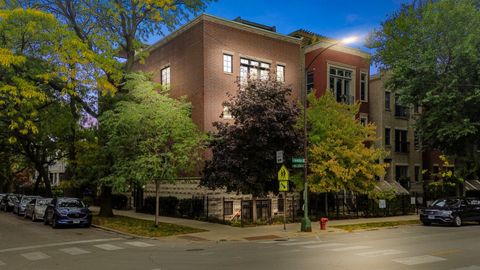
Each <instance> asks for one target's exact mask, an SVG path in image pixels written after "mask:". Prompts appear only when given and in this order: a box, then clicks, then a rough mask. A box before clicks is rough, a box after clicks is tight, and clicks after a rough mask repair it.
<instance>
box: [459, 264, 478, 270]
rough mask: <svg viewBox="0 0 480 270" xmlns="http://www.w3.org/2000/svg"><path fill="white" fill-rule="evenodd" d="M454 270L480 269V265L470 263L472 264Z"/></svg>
mask: <svg viewBox="0 0 480 270" xmlns="http://www.w3.org/2000/svg"><path fill="white" fill-rule="evenodd" d="M452 270H480V266H477V265H470V266H467V267H461V268H455V269H452Z"/></svg>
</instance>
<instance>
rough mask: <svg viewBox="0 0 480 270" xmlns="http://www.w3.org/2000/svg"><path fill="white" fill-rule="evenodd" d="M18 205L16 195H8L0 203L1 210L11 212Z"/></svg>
mask: <svg viewBox="0 0 480 270" xmlns="http://www.w3.org/2000/svg"><path fill="white" fill-rule="evenodd" d="M16 203H18V198H17V196H16V195H15V194H7V195H5V196H4V197H3V198H2V200H1V201H0V210H2V211H5V212H11V211H13V207H14V206H15V204H16Z"/></svg>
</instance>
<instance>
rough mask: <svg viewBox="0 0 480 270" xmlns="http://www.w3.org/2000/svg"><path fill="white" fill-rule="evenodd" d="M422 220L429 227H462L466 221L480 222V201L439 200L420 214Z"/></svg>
mask: <svg viewBox="0 0 480 270" xmlns="http://www.w3.org/2000/svg"><path fill="white" fill-rule="evenodd" d="M420 220H421V221H422V223H423V224H424V225H427V226H428V225H430V224H432V223H441V224H451V225H454V226H457V227H460V226H462V224H463V223H464V222H465V221H477V222H480V199H478V198H445V199H438V200H436V201H434V202H433V203H432V204H431V205H430V206H429V207H428V208H427V209H425V210H423V211H422V212H421V213H420Z"/></svg>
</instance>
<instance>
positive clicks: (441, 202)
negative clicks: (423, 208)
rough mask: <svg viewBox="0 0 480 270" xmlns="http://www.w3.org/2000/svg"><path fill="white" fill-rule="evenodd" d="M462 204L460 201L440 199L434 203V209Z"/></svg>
mask: <svg viewBox="0 0 480 270" xmlns="http://www.w3.org/2000/svg"><path fill="white" fill-rule="evenodd" d="M459 203H460V200H459V199H440V200H436V201H434V202H433V203H432V207H438V208H446V207H452V206H456V205H457V204H459Z"/></svg>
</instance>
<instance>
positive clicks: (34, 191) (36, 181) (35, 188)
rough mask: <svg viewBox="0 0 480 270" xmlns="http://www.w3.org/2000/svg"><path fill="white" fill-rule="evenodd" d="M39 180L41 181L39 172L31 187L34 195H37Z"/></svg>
mask: <svg viewBox="0 0 480 270" xmlns="http://www.w3.org/2000/svg"><path fill="white" fill-rule="evenodd" d="M40 181H42V175H41V174H40V173H39V174H38V176H37V179H35V186H34V187H33V194H34V195H38V186H39V185H40Z"/></svg>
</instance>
